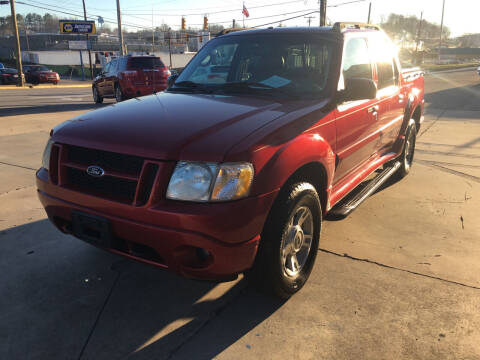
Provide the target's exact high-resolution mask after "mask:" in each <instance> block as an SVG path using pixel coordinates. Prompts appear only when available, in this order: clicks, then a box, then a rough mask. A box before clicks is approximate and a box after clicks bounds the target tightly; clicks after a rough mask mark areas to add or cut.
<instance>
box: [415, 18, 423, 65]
mask: <svg viewBox="0 0 480 360" xmlns="http://www.w3.org/2000/svg"><path fill="white" fill-rule="evenodd" d="M422 23H423V11H422V12H421V13H420V23H419V24H418V31H417V41H416V44H415V64H417V63H418V43H419V42H420V36H421V34H422Z"/></svg>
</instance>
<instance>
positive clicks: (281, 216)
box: [246, 182, 322, 299]
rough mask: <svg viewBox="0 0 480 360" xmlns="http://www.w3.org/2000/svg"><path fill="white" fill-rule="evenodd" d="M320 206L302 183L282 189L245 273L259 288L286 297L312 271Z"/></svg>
mask: <svg viewBox="0 0 480 360" xmlns="http://www.w3.org/2000/svg"><path fill="white" fill-rule="evenodd" d="M321 222H322V209H321V206H320V199H319V197H318V194H317V191H316V190H315V188H314V187H313V186H312V185H311V184H309V183H306V182H299V183H295V184H293V185H291V186H289V187H288V188H286V189H284V190H282V192H281V193H280V194H279V197H278V199H277V200H276V201H275V204H274V206H273V208H272V210H271V213H270V214H269V217H268V219H267V222H266V224H265V228H264V231H263V233H262V239H261V244H260V248H259V250H258V254H257V258H256V259H255V264H254V266H253V268H252V269H251V270H249V271H248V272H247V273H246V276H247V278H248V279H249V280H250V281H251V283H252V284H253V285H254V286H256V287H257V288H259V289H260V290H262V291H266V292H268V293H272V294H273V295H276V296H278V297H280V298H283V299H287V298H289V297H290V296H292V295H293V294H295V293H296V292H297V291H299V290H300V289H301V288H302V287H303V285H304V284H305V282H306V281H307V279H308V277H309V276H310V273H311V271H312V268H313V265H314V263H315V259H316V256H317V251H318V244H319V241H320V230H321Z"/></svg>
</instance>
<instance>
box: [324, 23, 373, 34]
mask: <svg viewBox="0 0 480 360" xmlns="http://www.w3.org/2000/svg"><path fill="white" fill-rule="evenodd" d="M346 29H358V30H360V29H364V30H366V29H369V30H381V29H380V26H378V25H374V24H367V23H359V22H336V23H335V24H334V25H333V30H334V31H338V32H342V31H343V30H346Z"/></svg>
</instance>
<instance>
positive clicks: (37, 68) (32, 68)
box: [25, 65, 49, 71]
mask: <svg viewBox="0 0 480 360" xmlns="http://www.w3.org/2000/svg"><path fill="white" fill-rule="evenodd" d="M25 68H26V70H27V71H49V70H48V68H47V67H46V66H45V65H38V66H32V65H29V66H25Z"/></svg>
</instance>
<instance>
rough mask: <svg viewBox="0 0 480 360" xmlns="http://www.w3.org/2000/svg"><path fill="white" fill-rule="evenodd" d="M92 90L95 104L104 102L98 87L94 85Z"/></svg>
mask: <svg viewBox="0 0 480 360" xmlns="http://www.w3.org/2000/svg"><path fill="white" fill-rule="evenodd" d="M92 92H93V101H94V102H95V104H101V103H103V97H101V96H100V95H99V94H98V90H97V87H96V86H94V87H93V88H92Z"/></svg>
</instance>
